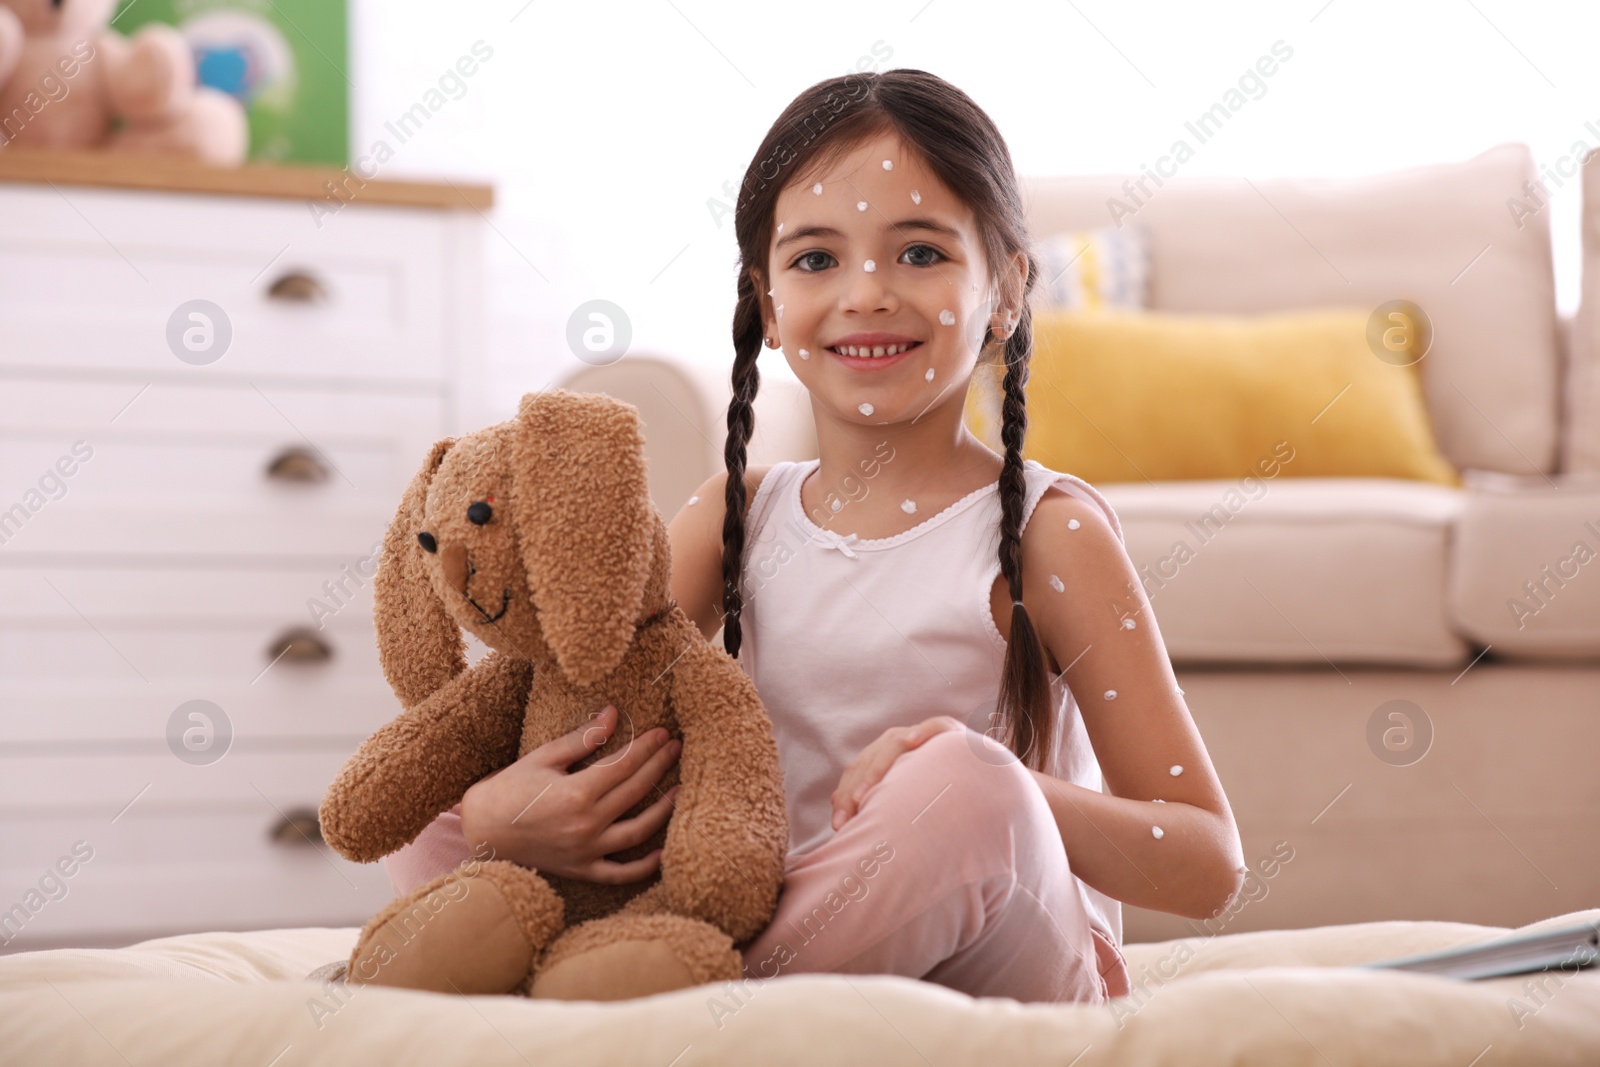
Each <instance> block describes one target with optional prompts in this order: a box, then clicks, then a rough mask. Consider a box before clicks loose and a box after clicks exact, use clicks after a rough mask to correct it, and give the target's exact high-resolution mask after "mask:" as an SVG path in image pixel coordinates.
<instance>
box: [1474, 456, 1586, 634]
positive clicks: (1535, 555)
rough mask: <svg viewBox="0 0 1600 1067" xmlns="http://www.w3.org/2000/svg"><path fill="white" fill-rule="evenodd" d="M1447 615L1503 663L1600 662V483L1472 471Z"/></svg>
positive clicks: (1579, 478)
mask: <svg viewBox="0 0 1600 1067" xmlns="http://www.w3.org/2000/svg"><path fill="white" fill-rule="evenodd" d="M1464 480H1465V483H1466V485H1465V489H1466V494H1467V499H1466V503H1465V505H1464V507H1463V509H1462V513H1461V517H1460V518H1459V519H1458V520H1457V524H1456V533H1455V550H1454V552H1453V553H1452V559H1451V566H1450V590H1449V593H1448V599H1447V605H1448V610H1449V612H1450V615H1451V620H1452V622H1453V623H1454V625H1455V627H1456V628H1457V630H1458V631H1459V632H1460V633H1462V634H1463V635H1465V636H1467V637H1470V638H1472V639H1473V640H1476V641H1477V642H1479V643H1480V644H1484V645H1489V646H1492V647H1493V649H1494V651H1495V653H1496V654H1497V655H1498V656H1501V657H1504V658H1524V659H1539V660H1546V659H1595V658H1600V474H1566V475H1556V476H1553V477H1550V478H1546V477H1544V476H1542V475H1534V476H1528V477H1520V476H1512V475H1504V474H1491V473H1487V472H1483V471H1467V472H1465V475H1464Z"/></svg>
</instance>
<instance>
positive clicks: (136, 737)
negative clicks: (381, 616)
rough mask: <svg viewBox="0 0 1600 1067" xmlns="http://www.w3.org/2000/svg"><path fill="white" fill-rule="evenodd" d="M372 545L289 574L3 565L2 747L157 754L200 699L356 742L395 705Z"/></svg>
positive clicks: (281, 732) (249, 730) (270, 731)
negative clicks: (376, 604)
mask: <svg viewBox="0 0 1600 1067" xmlns="http://www.w3.org/2000/svg"><path fill="white" fill-rule="evenodd" d="M376 551H377V545H376V544H375V543H372V544H369V545H368V546H367V549H366V551H365V552H364V553H363V555H361V556H356V557H352V558H351V560H349V561H348V562H346V563H344V564H341V565H338V566H332V565H330V566H328V567H327V568H325V569H309V568H301V569H294V570H286V571H272V570H257V571H244V570H219V569H214V568H197V569H182V568H152V569H136V568H129V569H117V568H112V567H59V568H29V567H7V568H0V603H3V604H4V605H5V606H6V607H5V615H4V617H3V618H0V687H3V691H4V692H5V700H4V701H3V703H0V745H13V746H14V745H27V746H31V748H30V749H29V751H35V752H40V751H45V750H48V749H49V747H50V745H51V744H55V743H60V744H62V745H78V746H88V747H89V748H91V749H92V748H94V747H95V746H97V745H101V744H102V743H115V744H118V745H121V744H127V743H139V744H145V745H148V746H150V747H152V748H158V747H159V746H160V745H162V744H165V738H166V736H167V728H168V725H169V721H170V720H171V719H172V717H173V715H174V713H175V711H176V709H177V708H179V706H180V705H183V704H185V703H187V702H188V701H191V700H195V699H204V700H207V701H210V702H212V703H213V704H215V705H216V706H217V707H218V708H220V709H221V714H222V716H224V717H225V718H226V720H227V722H228V724H229V726H228V729H229V730H230V732H231V733H232V735H233V736H235V737H238V738H240V739H246V738H248V739H252V740H257V739H262V738H267V739H274V740H275V741H294V742H295V743H302V742H307V741H310V740H313V739H316V738H321V739H322V741H321V742H320V743H323V744H332V745H346V746H348V747H349V748H350V750H352V751H353V750H354V748H355V746H356V744H357V743H359V742H360V740H361V739H362V738H364V737H366V736H367V735H368V734H370V733H371V732H372V731H373V730H375V729H377V728H378V727H379V726H381V725H382V724H383V723H385V722H387V721H388V720H389V719H391V718H393V717H394V716H395V715H397V714H398V713H399V711H400V704H399V701H398V700H397V699H396V698H395V696H394V694H393V692H392V691H391V690H390V688H389V686H388V683H387V681H386V680H385V678H384V676H383V671H382V668H381V666H380V664H379V662H378V652H377V636H376V633H375V631H374V629H373V624H372V577H373V575H374V574H375V565H376V563H377V558H376ZM290 639H293V643H292V645H291V646H290V647H289V650H288V651H284V649H285V645H286V643H288V642H289V641H290ZM474 644H476V642H474ZM280 653H281V655H280ZM41 746H43V747H42V748H41ZM77 750H79V751H82V750H84V749H83V748H81V747H80V748H79V749H77ZM62 751H67V752H70V751H73V750H72V749H70V748H69V749H63V750H62Z"/></svg>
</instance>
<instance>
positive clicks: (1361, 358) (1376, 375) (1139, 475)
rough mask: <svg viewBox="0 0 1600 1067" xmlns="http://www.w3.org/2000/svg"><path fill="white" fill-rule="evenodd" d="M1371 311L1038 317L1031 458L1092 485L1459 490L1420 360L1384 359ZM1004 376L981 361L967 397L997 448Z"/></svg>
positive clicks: (972, 415)
mask: <svg viewBox="0 0 1600 1067" xmlns="http://www.w3.org/2000/svg"><path fill="white" fill-rule="evenodd" d="M1369 314H1370V309H1360V308H1335V309H1317V310H1307V311H1294V312H1282V313H1276V314H1268V315H1213V314H1181V313H1177V312H1165V311H1123V310H1098V311H1056V310H1042V311H1038V312H1036V313H1035V314H1034V317H1033V343H1034V352H1033V361H1032V364H1031V375H1030V377H1029V380H1028V384H1027V387H1026V388H1025V389H1024V394H1025V396H1026V397H1027V404H1028V432H1027V435H1026V438H1025V441H1024V444H1023V455H1024V456H1025V457H1026V458H1029V459H1035V460H1038V461H1039V462H1040V463H1042V464H1044V465H1045V466H1046V467H1050V468H1053V469H1055V470H1059V471H1069V472H1071V473H1073V474H1076V475H1077V476H1078V477H1080V478H1083V479H1085V480H1087V481H1089V482H1091V483H1093V482H1129V481H1139V482H1142V481H1145V480H1149V481H1157V482H1159V481H1171V480H1186V479H1198V478H1237V477H1242V476H1243V475H1245V474H1248V473H1257V472H1259V471H1260V470H1261V469H1262V465H1263V464H1271V463H1274V462H1275V463H1276V464H1277V465H1278V466H1279V469H1280V473H1281V474H1286V475H1292V476H1299V477H1350V478H1354V477H1362V478H1412V479H1416V480H1419V481H1426V482H1438V483H1440V484H1443V485H1450V486H1456V487H1459V486H1460V485H1461V479H1460V476H1459V475H1458V474H1457V473H1456V471H1455V469H1454V468H1453V467H1452V466H1451V465H1450V463H1449V461H1448V460H1446V459H1445V458H1444V456H1443V455H1441V454H1440V452H1439V449H1438V446H1437V444H1436V443H1435V442H1434V439H1433V430H1432V427H1431V426H1430V424H1429V421H1428V414H1427V409H1426V407H1425V406H1424V402H1423V397H1422V388H1421V382H1420V375H1421V371H1420V366H1421V363H1420V361H1418V362H1414V363H1410V364H1408V365H1405V366H1396V365H1395V363H1392V362H1385V361H1384V360H1380V359H1378V358H1377V357H1376V356H1375V355H1374V354H1373V352H1372V349H1371V348H1370V347H1369V346H1368V343H1367V320H1368V317H1369ZM1401 358H1404V357H1403V356H1402V357H1401ZM1003 373H1004V371H1003V368H1000V367H997V366H984V365H980V366H979V367H978V369H977V372H976V373H974V375H973V386H972V388H970V389H969V390H968V393H967V406H966V416H965V417H966V421H967V425H968V427H969V429H971V431H972V433H973V434H974V435H975V436H977V437H978V438H979V439H980V440H982V441H984V442H985V443H987V444H989V446H990V447H991V448H994V449H995V450H996V451H999V450H1000V448H999V444H998V442H999V426H998V414H999V406H998V398H999V396H1000V384H999V383H1000V377H1001V375H1002V374H1003Z"/></svg>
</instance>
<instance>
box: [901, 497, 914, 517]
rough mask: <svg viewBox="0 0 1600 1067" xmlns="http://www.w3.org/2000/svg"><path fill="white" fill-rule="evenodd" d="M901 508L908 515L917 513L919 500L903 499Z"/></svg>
mask: <svg viewBox="0 0 1600 1067" xmlns="http://www.w3.org/2000/svg"><path fill="white" fill-rule="evenodd" d="M900 510H901V511H903V512H905V513H906V514H907V515H915V514H916V513H917V502H916V501H915V500H902V501H900Z"/></svg>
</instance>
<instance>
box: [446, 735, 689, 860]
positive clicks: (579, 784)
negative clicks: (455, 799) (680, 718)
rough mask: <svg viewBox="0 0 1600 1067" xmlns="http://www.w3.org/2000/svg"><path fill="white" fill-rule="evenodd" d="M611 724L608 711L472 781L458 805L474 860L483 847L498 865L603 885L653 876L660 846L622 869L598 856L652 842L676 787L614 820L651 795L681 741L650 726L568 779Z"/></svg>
mask: <svg viewBox="0 0 1600 1067" xmlns="http://www.w3.org/2000/svg"><path fill="white" fill-rule="evenodd" d="M616 725H617V709H616V708H615V707H613V706H612V705H609V704H608V705H606V707H605V708H604V709H603V710H601V712H600V714H599V715H597V716H595V718H594V719H593V720H591V721H590V722H587V723H585V724H584V725H582V726H580V727H578V728H577V729H576V730H574V731H572V732H571V733H569V734H566V735H565V736H562V737H558V738H556V739H555V740H554V741H550V742H547V743H546V744H543V745H540V746H539V747H538V748H536V749H534V750H533V751H532V752H529V753H528V754H527V755H526V756H523V757H522V758H521V759H519V760H517V761H516V762H515V763H513V764H511V765H509V766H507V767H503V768H501V769H500V770H498V771H496V772H495V773H494V774H491V775H489V776H488V777H487V778H482V779H480V780H479V781H477V782H474V783H473V784H472V786H471V787H470V788H469V789H468V790H467V793H466V796H464V797H462V798H461V829H462V832H463V833H464V834H465V836H466V839H467V847H469V848H471V849H473V850H474V851H475V852H476V851H477V850H478V849H479V847H480V846H481V845H482V844H484V843H487V844H488V845H489V846H490V847H491V848H492V849H493V850H494V853H493V854H494V858H496V859H503V860H510V861H511V862H513V863H517V864H520V865H522V866H524V867H529V868H531V869H533V870H536V871H541V872H547V873H550V874H558V875H561V876H562V877H565V878H578V879H582V880H584V881H587V882H598V883H601V884H603V885H623V884H626V883H628V882H636V881H639V880H640V879H641V878H647V877H649V876H650V875H651V874H652V873H654V872H655V870H656V868H657V867H659V866H660V864H661V852H662V850H661V849H659V848H658V849H656V850H655V851H654V852H652V853H650V854H649V855H648V856H644V857H641V858H640V859H636V860H632V861H630V862H628V863H618V862H616V861H614V860H608V859H606V858H605V857H606V856H608V855H610V854H611V853H613V852H620V851H621V850H623V849H625V848H630V847H632V846H634V845H637V844H640V843H641V842H644V841H647V840H649V839H650V837H651V835H652V834H654V833H655V832H656V831H657V830H659V829H661V827H662V826H664V825H666V822H667V820H668V819H669V818H671V816H672V805H673V799H674V798H675V797H676V796H677V792H678V790H677V787H674V788H673V789H671V790H670V791H669V792H667V793H666V794H665V795H664V796H662V797H661V799H660V800H658V801H656V802H655V803H654V804H652V805H651V806H650V807H648V808H646V809H645V810H644V811H642V812H640V813H639V814H638V815H635V816H634V817H633V818H631V819H628V820H626V821H624V822H618V821H617V818H618V816H620V815H621V814H622V813H623V812H625V811H627V810H628V809H629V808H631V807H633V806H634V805H635V804H637V803H638V802H639V801H640V800H642V799H644V798H645V797H646V796H648V795H649V794H650V791H651V790H652V789H653V788H655V785H656V783H657V782H659V781H660V780H661V776H662V775H664V774H666V773H667V768H669V767H670V766H672V761H673V760H675V759H677V758H678V753H679V752H680V751H681V750H682V748H683V742H682V741H672V742H670V743H669V742H668V734H667V731H666V730H664V729H661V728H657V729H654V730H651V731H649V732H648V733H645V734H643V735H642V736H640V737H637V738H635V739H634V741H633V744H631V745H629V746H628V747H627V748H626V749H625V750H623V751H622V752H620V753H617V754H616V755H614V756H611V757H608V758H607V759H605V760H603V761H601V762H599V763H595V764H592V765H590V766H588V767H584V768H583V769H582V770H579V771H576V772H573V773H570V774H569V773H568V772H567V768H568V767H569V766H571V765H572V764H574V763H576V762H578V761H579V760H581V759H583V758H584V757H585V756H588V755H589V754H591V753H592V752H594V751H595V750H596V749H598V748H600V746H602V745H604V744H605V743H606V739H607V738H609V737H610V736H611V731H612V730H614V729H615V728H616Z"/></svg>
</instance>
